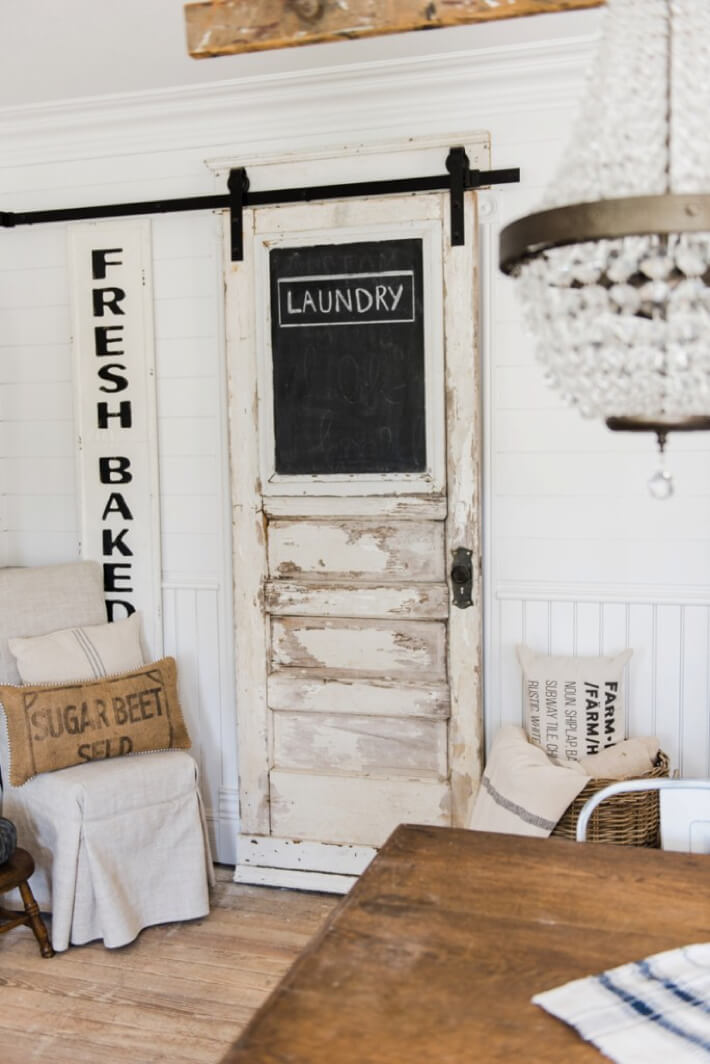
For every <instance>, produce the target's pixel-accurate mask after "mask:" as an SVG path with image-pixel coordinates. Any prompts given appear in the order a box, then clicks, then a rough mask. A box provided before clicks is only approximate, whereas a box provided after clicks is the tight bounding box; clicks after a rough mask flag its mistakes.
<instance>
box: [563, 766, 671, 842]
mask: <svg viewBox="0 0 710 1064" xmlns="http://www.w3.org/2000/svg"><path fill="white" fill-rule="evenodd" d="M668 766H669V760H668V755H667V754H664V753H663V751H662V750H659V752H658V757H657V758H656V763H655V765H654V766H653V768H651V769H649V770H648V772H642V773H640V774H639V775H638V776H635V777H633V778H634V779H643V780H646V779H657V778H659V777H660V776H667V775H668ZM618 782H619V781H618V780H605V779H590V781H589V783H587V784H585V786H584V787H583V788H582V790H581V791H580V792H579V794H578V795H577V797H576V798H575V799H574V801H573V802H572V803H571V804H570V805H568V806H567V809H566V810H565V812H564V813H563V814H562V816H561V817H560V819H559V821H558V823H557V826H556V827H555V829H554V831H553V832H552V834H553V835H557V836H560V837H561V838H563V839H575V838H576V837H577V819H578V817H579V814H580V812H581V810H582V806H583V805H584V803H585V802H586V801H587V799H589V798H591V797H592V795H593V794H596V793H597V791H600V790H601V789H602V787H606V786H607V785H608V784H610V783H618ZM659 826H660V816H659V812H658V791H637V792H636V793H635V794H615V795H614V796H613V797H611V798H607V799H606V801H604V802H602V803H601V805H599V806H598V807H597V808H596V809H595V810H594V812H593V813H592V815H591V817H590V819H589V823H588V825H587V839H588V841H589V842H612V843H617V844H618V845H620V846H651V847H656V848H657V847H658V846H659V838H660V832H659Z"/></svg>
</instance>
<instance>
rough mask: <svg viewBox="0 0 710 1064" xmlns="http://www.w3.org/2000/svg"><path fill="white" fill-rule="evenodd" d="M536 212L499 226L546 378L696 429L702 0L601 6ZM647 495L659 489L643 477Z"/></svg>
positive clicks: (708, 389)
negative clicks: (573, 116) (555, 163)
mask: <svg viewBox="0 0 710 1064" xmlns="http://www.w3.org/2000/svg"><path fill="white" fill-rule="evenodd" d="M603 17H604V27H603V34H602V40H601V46H600V51H599V56H598V59H597V63H596V66H595V67H594V69H593V71H592V73H591V76H590V78H589V80H588V84H587V91H586V97H585V104H584V106H583V110H582V114H581V118H580V120H579V123H578V126H577V128H576V131H575V135H574V138H573V141H572V144H571V145H570V148H569V150H568V152H567V153H566V155H565V158H564V161H563V163H562V166H561V168H560V170H559V172H558V174H557V175H556V177H555V179H554V180H553V182H552V184H551V186H550V188H549V190H548V192H547V194H546V197H545V199H544V202H543V205H542V206H543V209H542V210H540V211H538V212H537V213H535V214H532V215H528V216H527V217H525V218H521V219H519V220H518V221H516V222H513V223H512V224H511V225H509V226H507V227H506V228H505V229H504V230H503V231H502V233H501V244H500V263H501V269H502V270H503V271H504V272H506V273H508V274H511V275H513V276H515V277H517V278H519V288H520V293H521V296H522V298H523V302H524V305H525V310H526V316H527V319H528V322H529V324H530V326H531V328H532V330H533V331H534V333H535V335H536V337H537V340H538V354H539V357H540V359H541V360H542V362H543V363H544V365H545V366H546V368H547V377H548V380H549V382H550V383H551V384H552V385H553V386H554V387H556V388H558V389H559V390H560V391H561V393H562V395H563V396H564V397H565V399H566V400H567V401H568V402H569V403H571V404H573V405H574V406H575V407H576V408H577V409H578V410H579V412H580V413H581V414H582V415H583V416H585V417H601V418H604V419H605V420H606V423H607V425H608V426H609V427H610V428H612V429H617V430H628V431H650V432H653V433H655V434H656V436H657V438H658V442H659V447H660V449H661V451H663V449H664V447H665V443H666V436H667V434H668V433H669V432H672V431H684V432H687V431H693V430H697V429H710V0H607V5H606V9H605V11H604V16H603ZM650 486H651V490H652V491H653V492H654V493H655V494H657V495H659V496H663V495H668V494H670V492H671V491H672V481H671V478H670V475H669V474H668V473H666V472H665V471H661V472H660V473H658V474H656V476H655V477H654V478H652V481H651V482H650Z"/></svg>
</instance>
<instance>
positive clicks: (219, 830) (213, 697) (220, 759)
mask: <svg viewBox="0 0 710 1064" xmlns="http://www.w3.org/2000/svg"><path fill="white" fill-rule="evenodd" d="M230 617H231V607H230V604H229V603H228V602H227V601H225V595H224V594H223V589H222V588H221V587H220V585H219V584H218V583H217V582H216V581H214V582H210V581H205V580H200V579H199V577H193V578H192V579H190V578H187V579H186V578H185V577H184V576H178V575H175V576H171V575H170V574H167V579H166V580H164V582H163V623H164V631H165V653H166V654H168V655H171V656H172V657H174V658H175V659H176V660H177V661H178V662H179V663H180V670H179V674H178V685H179V693H180V701H181V705H182V708H183V713H184V716H185V722H186V724H187V727H188V731H189V732H190V736H191V738H192V750H191V753H192V755H193V757H194V758H195V760H196V761H197V764H198V766H199V770H200V788H201V791H202V798H203V801H204V804H205V813H206V818H207V824H208V827H209V830H210V842H211V845H212V850H213V854H214V855H215V857H216V858H217V859H218V860H219V861H221V862H222V863H224V864H233V863H235V861H236V839H237V828H238V801H237V797H238V796H237V788H236V786H234V785H233V781H235V780H236V721H235V716H234V709H233V705H234V698H233V687H234V685H233V681H232V676H231V668H232V651H231V646H230V624H229V623H228V622H229V618H230ZM225 781H228V782H226V783H225Z"/></svg>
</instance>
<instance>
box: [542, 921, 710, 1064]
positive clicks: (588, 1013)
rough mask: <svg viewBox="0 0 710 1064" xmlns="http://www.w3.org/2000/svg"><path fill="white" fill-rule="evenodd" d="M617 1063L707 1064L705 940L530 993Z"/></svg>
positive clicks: (709, 990)
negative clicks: (703, 1063) (697, 1062)
mask: <svg viewBox="0 0 710 1064" xmlns="http://www.w3.org/2000/svg"><path fill="white" fill-rule="evenodd" d="M532 1000H533V1004H535V1005H539V1006H540V1007H541V1008H543V1009H545V1011H546V1012H549V1013H550V1014H551V1015H552V1016H556V1017H557V1018H558V1019H560V1020H564V1022H565V1023H568V1024H569V1025H570V1026H571V1027H574V1028H575V1030H576V1031H577V1032H578V1033H579V1034H580V1035H581V1036H582V1038H584V1039H585V1041H587V1042H591V1043H592V1044H593V1045H595V1046H596V1047H597V1049H600V1050H601V1052H602V1053H604V1054H605V1055H606V1056H607V1057H609V1058H610V1059H611V1060H614V1061H616V1062H617V1064H656V1061H658V1062H659V1064H686V1062H687V1064H695V1062H696V1061H704V1062H705V1064H708V1062H710V942H704V943H700V944H698V945H694V946H685V947H683V948H682V949H673V950H668V952H666V953H657V954H655V956H653V957H647V958H646V960H643V961H635V962H634V963H632V964H623V965H621V967H619V968H612V969H610V970H609V971H607V972H603V973H602V974H601V975H590V976H588V977H587V978H586V979H576V980H575V981H574V982H572V983H566V984H565V985H564V986H559V987H556V988H555V989H554V990H546V991H544V992H543V993H541V994H536V995H535V997H534V998H533V999H532Z"/></svg>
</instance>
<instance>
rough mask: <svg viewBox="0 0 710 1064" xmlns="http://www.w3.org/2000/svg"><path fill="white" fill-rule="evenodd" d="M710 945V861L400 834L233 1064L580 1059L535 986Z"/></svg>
mask: <svg viewBox="0 0 710 1064" xmlns="http://www.w3.org/2000/svg"><path fill="white" fill-rule="evenodd" d="M706 941H710V856H707V855H699V854H692V855H691V854H680V853H668V852H662V851H660V850H650V849H640V848H632V847H626V846H611V845H602V844H596V843H576V842H570V841H567V840H565V839H537V838H524V837H520V836H513V835H498V834H491V833H488V832H478V831H464V830H458V829H453V828H437V827H425V826H417V825H401V826H400V827H398V828H397V829H396V830H395V831H394V832H393V834H392V835H391V836H390V837H389V839H388V840H387V842H386V843H385V845H384V846H383V847H382V849H381V850H380V852H379V853H378V855H377V856H376V857H375V859H374V860H373V862H372V863H371V865H370V866H369V867H368V868H367V869H366V871H365V872H364V873H363V875H362V876H361V877H360V879H359V880H358V882H357V883H356V884H355V886H354V887H353V888H352V890H351V891H350V893H349V894H348V895H347V896H346V897H345V898H344V899H343V901H342V902H341V903H340V905H339V906H338V907H337V908H336V909H335V910H334V912H333V914H332V915H331V916H330V918H329V920H328V921H327V923H326V924H325V926H324V927H323V929H322V930H321V932H320V933H319V934H318V935H317V936H316V937H315V938H314V940H313V941H312V942H311V943H310V944H309V945H308V946H307V947H306V949H305V950H304V951H303V953H302V954H301V955H300V957H299V958H298V959H297V960H296V962H295V963H294V965H293V966H292V968H291V969H290V971H289V972H288V973H287V974H286V976H285V977H284V978H283V979H282V980H281V982H280V983H279V984H278V986H277V987H276V988H275V989H274V991H273V992H272V994H271V996H270V997H269V998H268V1000H267V1001H266V1003H265V1004H264V1005H263V1006H262V1008H261V1009H260V1010H259V1012H258V1013H257V1014H256V1015H255V1016H254V1018H253V1019H252V1021H251V1022H250V1023H249V1025H248V1027H247V1028H246V1029H245V1030H244V1032H243V1033H242V1035H241V1037H240V1038H239V1039H238V1040H237V1041H236V1042H235V1043H234V1045H233V1046H232V1047H231V1049H230V1050H229V1051H228V1053H227V1055H226V1056H225V1057H224V1058H223V1064H420V1062H421V1064H449V1062H451V1064H453V1062H456V1064H465V1062H467V1061H472V1062H486V1064H489V1062H490V1064H493V1062H498V1061H500V1062H503V1061H505V1062H506V1064H517V1062H523V1061H525V1062H534V1064H576V1062H577V1061H579V1062H584V1061H588V1062H591V1061H601V1060H603V1059H604V1058H602V1056H601V1054H600V1053H599V1052H598V1051H597V1050H596V1049H595V1048H594V1047H593V1046H591V1045H590V1044H588V1043H586V1042H584V1041H582V1039H581V1038H580V1037H579V1036H578V1035H577V1034H576V1033H575V1032H574V1031H573V1030H572V1029H571V1028H570V1027H568V1026H567V1025H566V1024H564V1023H562V1022H561V1021H559V1020H557V1019H555V1018H553V1017H552V1016H550V1015H548V1014H547V1013H546V1012H544V1011H543V1010H542V1009H540V1008H539V1007H538V1006H536V1005H533V1004H531V1000H530V999H531V998H532V996H533V995H534V994H535V993H537V992H538V991H542V990H547V989H550V988H552V987H556V986H559V985H560V984H562V983H566V982H568V981H569V980H571V979H577V978H580V977H582V976H585V975H591V974H594V973H597V972H601V971H604V970H605V969H607V968H610V967H614V966H616V965H619V964H623V963H625V962H627V961H633V960H640V959H642V958H643V957H646V956H648V955H650V954H653V953H657V952H660V951H661V950H667V949H672V948H674V947H676V946H682V945H686V944H689V943H692V942H706Z"/></svg>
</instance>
